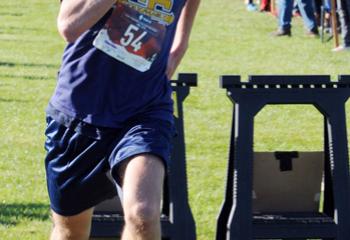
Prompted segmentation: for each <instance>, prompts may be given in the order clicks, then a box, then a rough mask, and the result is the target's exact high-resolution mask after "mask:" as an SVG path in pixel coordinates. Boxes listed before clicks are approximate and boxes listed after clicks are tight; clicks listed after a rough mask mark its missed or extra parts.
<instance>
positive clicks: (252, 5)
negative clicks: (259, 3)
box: [245, 0, 258, 12]
mask: <svg viewBox="0 0 350 240" xmlns="http://www.w3.org/2000/svg"><path fill="white" fill-rule="evenodd" d="M245 4H246V8H247V11H249V12H254V11H257V10H258V8H257V7H256V4H255V3H254V1H253V0H247V1H246V3H245Z"/></svg>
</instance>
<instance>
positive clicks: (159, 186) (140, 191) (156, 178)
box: [119, 154, 165, 210]
mask: <svg viewBox="0 0 350 240" xmlns="http://www.w3.org/2000/svg"><path fill="white" fill-rule="evenodd" d="M119 174H120V176H121V178H122V190H123V206H124V209H128V208H129V206H133V205H134V204H142V205H143V204H145V205H146V206H148V207H151V208H152V209H158V210H159V209H160V201H161V197H162V190H163V181H164V175H165V168H164V163H163V161H162V160H161V159H160V158H159V157H157V156H155V155H152V154H140V155H137V156H134V157H132V158H130V159H128V160H126V161H125V162H124V163H123V165H122V167H121V168H120V171H119Z"/></svg>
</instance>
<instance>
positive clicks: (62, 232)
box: [50, 208, 93, 240]
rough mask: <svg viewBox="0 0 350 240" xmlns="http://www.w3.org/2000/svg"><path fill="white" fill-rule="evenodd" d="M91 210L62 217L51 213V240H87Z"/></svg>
mask: <svg viewBox="0 0 350 240" xmlns="http://www.w3.org/2000/svg"><path fill="white" fill-rule="evenodd" d="M92 212H93V208H91V209H88V210H85V211H84V212H82V213H79V214H77V215H74V216H69V217H66V216H62V215H59V214H57V213H55V212H54V211H52V220H53V224H54V227H53V230H52V233H51V238H50V239H51V240H87V239H89V235H90V228H91V217H92Z"/></svg>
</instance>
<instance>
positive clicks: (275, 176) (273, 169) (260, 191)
mask: <svg viewBox="0 0 350 240" xmlns="http://www.w3.org/2000/svg"><path fill="white" fill-rule="evenodd" d="M323 169H324V153H323V152H255V153H254V170H253V212H318V211H319V205H320V195H321V188H322V187H321V185H322V176H323Z"/></svg>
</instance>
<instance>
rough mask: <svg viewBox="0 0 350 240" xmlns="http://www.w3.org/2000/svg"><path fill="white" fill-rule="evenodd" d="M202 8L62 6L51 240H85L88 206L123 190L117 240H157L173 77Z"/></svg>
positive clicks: (141, 2)
mask: <svg viewBox="0 0 350 240" xmlns="http://www.w3.org/2000/svg"><path fill="white" fill-rule="evenodd" d="M199 1H200V0H74V1H73V0H63V1H61V7H60V11H59V15H58V21H57V25H58V30H59V33H60V34H61V36H62V37H63V38H64V39H65V40H66V41H67V42H68V45H67V47H66V48H65V51H64V54H63V58H62V65H61V67H60V71H59V74H58V82H57V87H56V89H55V92H54V94H53V96H52V98H51V100H50V102H49V105H48V108H47V129H46V132H45V134H46V136H47V139H46V142H45V148H46V150H47V156H46V159H45V167H46V175H47V186H48V192H49V196H50V201H51V208H52V219H53V223H54V227H53V231H52V234H51V239H55V240H56V239H57V240H58V239H59V240H63V239H74V240H79V239H88V237H89V233H90V225H91V218H92V213H93V207H94V206H95V205H96V204H98V203H99V202H101V201H103V200H105V199H106V198H109V197H111V196H113V195H115V194H116V184H117V185H118V186H120V187H121V189H122V193H123V198H122V203H123V209H124V215H125V228H124V231H123V234H122V239H123V240H130V239H149V240H158V239H160V236H161V233H160V221H159V220H160V202H161V196H162V187H163V180H164V175H165V173H166V166H167V165H168V161H169V156H170V148H171V146H170V141H171V138H172V136H173V134H174V130H173V116H172V111H173V103H172V100H171V87H170V84H169V81H168V79H169V78H171V76H172V74H173V73H174V71H175V69H176V67H177V66H178V64H179V63H180V61H181V58H182V57H183V55H184V53H185V51H186V49H187V47H188V42H189V35H190V31H191V28H192V24H193V21H194V17H195V14H196V11H197V9H198V5H199Z"/></svg>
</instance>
